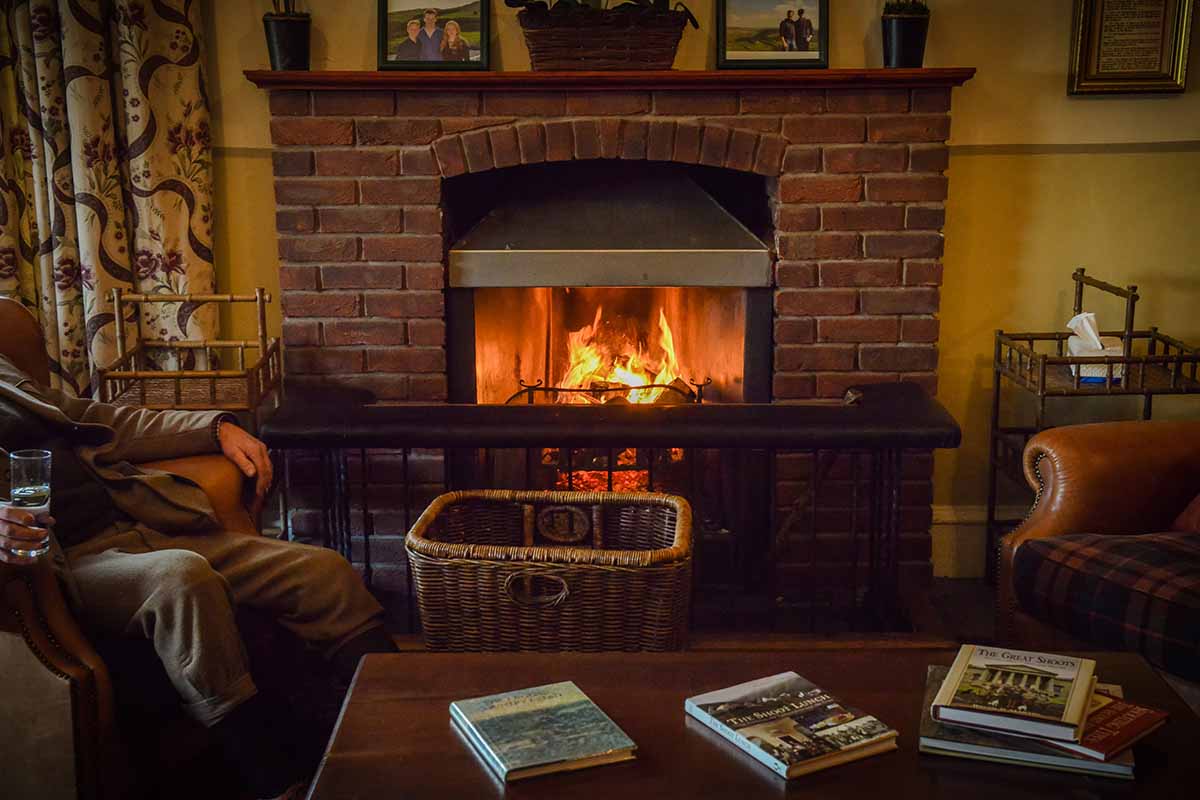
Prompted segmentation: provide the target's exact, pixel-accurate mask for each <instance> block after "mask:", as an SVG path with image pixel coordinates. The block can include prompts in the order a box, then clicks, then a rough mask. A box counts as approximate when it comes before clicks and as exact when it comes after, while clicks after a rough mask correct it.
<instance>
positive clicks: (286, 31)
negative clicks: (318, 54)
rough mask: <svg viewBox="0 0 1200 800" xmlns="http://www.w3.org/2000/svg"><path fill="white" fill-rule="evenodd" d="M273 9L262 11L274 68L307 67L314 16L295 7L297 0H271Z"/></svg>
mask: <svg viewBox="0 0 1200 800" xmlns="http://www.w3.org/2000/svg"><path fill="white" fill-rule="evenodd" d="M271 5H272V6H273V7H274V9H275V11H274V13H270V14H264V15H263V28H264V29H265V30H266V32H267V51H268V52H269V53H270V55H271V69H280V70H282V69H308V41H309V29H310V28H311V27H312V17H310V16H309V15H308V13H307V12H301V11H296V0H271Z"/></svg>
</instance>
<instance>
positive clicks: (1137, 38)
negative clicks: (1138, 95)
mask: <svg viewBox="0 0 1200 800" xmlns="http://www.w3.org/2000/svg"><path fill="white" fill-rule="evenodd" d="M1191 30H1192V0H1075V12H1074V20H1073V24H1072V26H1071V63H1070V66H1069V71H1068V79H1067V94H1117V93H1120V92H1182V91H1183V89H1184V85H1185V83H1186V80H1187V61H1188V39H1189V36H1190V34H1191Z"/></svg>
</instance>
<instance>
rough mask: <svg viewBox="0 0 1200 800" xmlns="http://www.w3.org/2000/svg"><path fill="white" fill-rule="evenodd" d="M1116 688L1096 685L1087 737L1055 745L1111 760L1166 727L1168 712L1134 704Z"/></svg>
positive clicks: (1088, 719)
mask: <svg viewBox="0 0 1200 800" xmlns="http://www.w3.org/2000/svg"><path fill="white" fill-rule="evenodd" d="M1113 688H1114V687H1112V686H1111V685H1110V684H1107V683H1098V684H1096V691H1095V692H1093V693H1092V705H1091V709H1090V710H1089V711H1088V717H1087V723H1086V724H1084V726H1083V738H1081V739H1080V740H1079V741H1078V742H1051V744H1052V745H1054V746H1055V747H1059V748H1063V749H1065V750H1070V751H1071V752H1074V753H1080V754H1082V755H1085V756H1088V757H1089V758H1098V759H1100V760H1101V761H1109V760H1111V759H1112V758H1113V757H1114V756H1116V755H1118V754H1120V753H1123V752H1126V751H1128V749H1129V747H1130V745H1132V744H1133V743H1134V742H1136V741H1138V740H1139V739H1141V738H1143V737H1145V736H1149V735H1150V734H1151V733H1153V732H1154V731H1156V730H1158V729H1159V728H1161V727H1162V726H1163V725H1165V724H1166V722H1167V712H1165V711H1160V710H1159V709H1157V708H1149V707H1148V706H1139V705H1138V704H1137V703H1131V702H1129V701H1128V700H1125V699H1123V698H1122V697H1121V693H1120V692H1119V691H1118V692H1114V691H1113Z"/></svg>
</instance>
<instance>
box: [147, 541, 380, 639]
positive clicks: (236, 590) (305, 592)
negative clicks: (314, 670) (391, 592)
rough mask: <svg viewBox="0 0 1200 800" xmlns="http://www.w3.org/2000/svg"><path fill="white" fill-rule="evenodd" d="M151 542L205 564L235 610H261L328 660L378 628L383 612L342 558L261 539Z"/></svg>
mask: <svg viewBox="0 0 1200 800" xmlns="http://www.w3.org/2000/svg"><path fill="white" fill-rule="evenodd" d="M159 536H161V539H162V540H163V541H161V542H160V541H159V540H157V539H155V538H153V537H152V538H151V542H152V543H153V544H155V546H159V545H160V544H161V545H162V546H168V545H169V546H172V547H179V548H183V549H186V550H190V551H192V552H195V553H198V554H200V555H201V556H203V557H204V558H205V559H207V561H208V563H209V564H210V565H211V566H212V568H213V570H214V571H216V572H217V573H218V574H220V576H221V577H222V578H224V579H225V581H226V583H228V585H229V588H230V591H231V593H232V596H233V599H234V602H235V603H236V604H237V605H238V606H245V607H247V608H255V609H260V610H262V611H265V612H267V613H269V614H270V615H271V616H272V617H274V618H275V619H276V620H277V621H278V622H279V624H280V625H282V626H283V627H285V628H287V629H288V630H290V631H291V632H292V633H294V634H296V636H298V637H299V638H301V639H303V640H304V641H305V642H308V643H309V644H311V645H313V646H315V647H317V648H319V649H320V650H321V651H322V653H323V654H324V655H325V656H326V657H332V656H333V654H334V653H336V652H337V651H338V649H339V648H341V647H342V646H343V645H345V644H346V643H347V642H349V641H351V640H353V639H355V638H356V637H359V636H360V635H362V634H364V633H366V632H367V631H370V630H372V629H374V628H378V627H379V626H380V625H381V624H382V615H383V607H382V606H380V605H379V603H378V601H376V600H375V598H374V597H372V596H371V593H370V592H369V591H367V587H366V586H365V585H363V581H362V578H361V577H360V576H359V575H358V573H357V572H355V570H354V568H353V567H352V566H351V565H350V563H349V562H348V561H346V559H344V558H343V557H342V556H340V555H338V554H337V553H335V552H334V551H332V550H329V549H327V548H324V547H313V546H311V545H306V544H300V543H298V542H285V541H280V540H278V539H271V538H268V537H265V536H248V535H246V534H239V533H228V532H223V531H222V532H214V533H211V534H199V535H187V536H162V535H161V534H159Z"/></svg>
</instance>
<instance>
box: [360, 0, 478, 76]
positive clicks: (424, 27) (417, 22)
mask: <svg viewBox="0 0 1200 800" xmlns="http://www.w3.org/2000/svg"><path fill="white" fill-rule="evenodd" d="M438 2H441V3H442V5H437V3H438ZM490 10H491V5H490V3H488V2H484V0H468V1H467V2H465V3H458V2H456V1H455V0H450V2H449V3H447V2H446V0H379V68H380V69H410V70H423V69H444V70H467V69H478V70H486V69H487V68H488V28H489V25H488V22H489V18H488V17H489V12H490Z"/></svg>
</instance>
